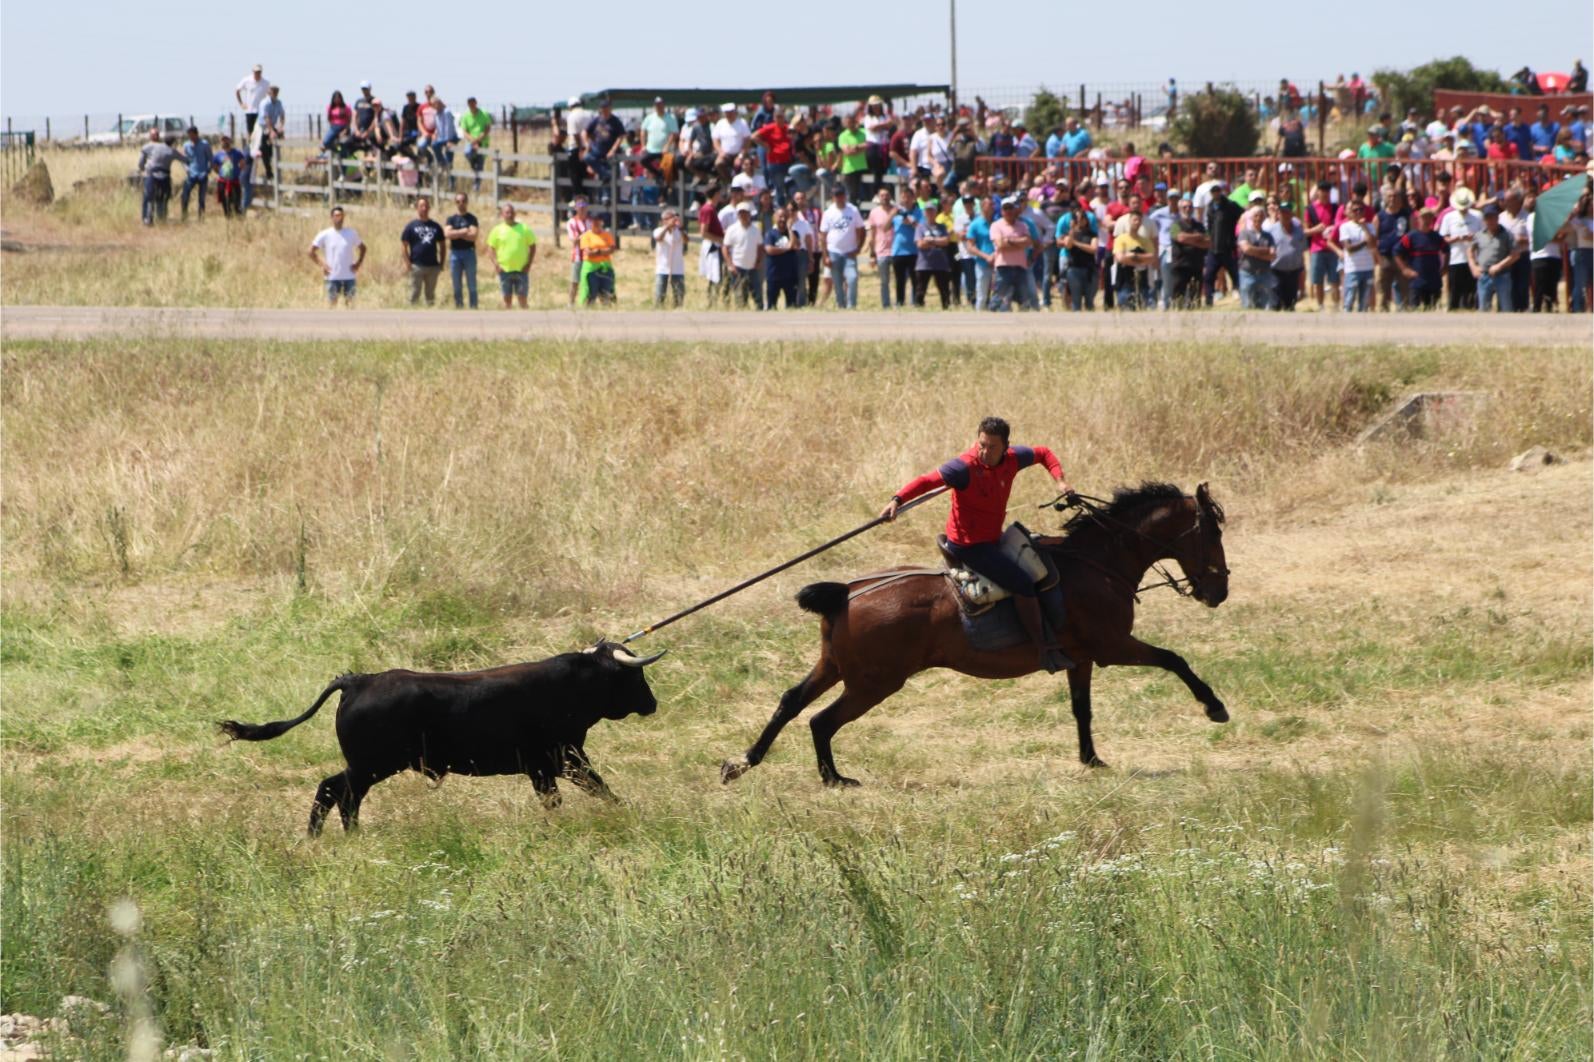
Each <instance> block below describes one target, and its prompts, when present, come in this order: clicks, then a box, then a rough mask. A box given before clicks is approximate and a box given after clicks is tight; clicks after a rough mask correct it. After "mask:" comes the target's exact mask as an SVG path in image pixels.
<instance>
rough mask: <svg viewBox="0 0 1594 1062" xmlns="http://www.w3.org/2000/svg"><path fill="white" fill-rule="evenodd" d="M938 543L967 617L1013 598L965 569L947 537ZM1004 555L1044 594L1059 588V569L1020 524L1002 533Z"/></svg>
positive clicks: (976, 573)
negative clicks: (1015, 563) (1027, 574)
mask: <svg viewBox="0 0 1594 1062" xmlns="http://www.w3.org/2000/svg"><path fill="white" fill-rule="evenodd" d="M935 544H936V546H937V547H938V548H939V549H940V550H941V557H942V559H943V560H945V561H946V567H947V581H948V582H950V583H951V584H952V588H953V590H954V591H956V593H957V600H958V607H959V608H960V609H962V610H963V613H964V615H967V616H978V615H980V614H981V613H983V612H986V611H987V610H989V609H990V608H991V607H992V606H994V605H995V604H996V603H997V602H999V601H1002V600H1004V599H1006V598H1009V597H1012V596H1013V595H1012V594H1011V593H1009V592H1008V591H1007V590H1004V589H1003V588H1002V587H1000V586H997V585H996V584H995V583H993V582H991V580H989V579H987V578H986V577H985V576H983V575H981V574H979V573H978V572H974V571H970V570H969V569H967V568H965V567H963V565H962V563H961V562H960V561H959V560H958V559H957V555H956V554H954V553H953V552H952V549H951V547H950V546H949V545H948V543H947V540H946V535H944V534H942V535H936V536H935ZM1001 545H1002V552H1003V553H1005V554H1007V556H1009V557H1011V558H1012V559H1013V560H1014V561H1016V562H1018V566H1019V567H1020V568H1023V569H1024V570H1025V571H1026V572H1028V573H1029V574H1030V577H1031V578H1033V579H1034V580H1035V588H1036V590H1038V591H1040V592H1041V594H1043V595H1044V594H1045V593H1046V592H1047V591H1049V590H1052V589H1054V588H1056V587H1057V584H1058V576H1057V568H1056V566H1055V565H1053V564H1052V562H1051V560H1050V559H1049V558H1048V557H1047V556H1046V555H1045V554H1044V553H1042V552H1041V551H1040V550H1038V549H1036V548H1035V543H1034V542H1033V541H1032V540H1031V538H1030V533H1029V530H1028V529H1027V528H1026V527H1025V526H1024V525H1023V524H1020V523H1017V522H1014V523H1012V524H1009V525H1008V528H1007V530H1006V531H1004V532H1003V533H1002V539H1001Z"/></svg>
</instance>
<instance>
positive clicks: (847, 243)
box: [819, 203, 863, 254]
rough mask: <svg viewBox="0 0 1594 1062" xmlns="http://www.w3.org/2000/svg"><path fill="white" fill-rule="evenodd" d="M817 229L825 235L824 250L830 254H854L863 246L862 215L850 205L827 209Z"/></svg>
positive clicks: (832, 206)
mask: <svg viewBox="0 0 1594 1062" xmlns="http://www.w3.org/2000/svg"><path fill="white" fill-rule="evenodd" d="M819 228H820V231H822V232H823V233H824V234H825V250H826V251H829V252H830V253H831V254H854V253H856V252H857V250H858V248H859V247H861V246H862V245H863V215H862V214H860V213H858V208H857V207H855V206H853V205H852V204H851V203H848V204H846V205H845V206H840V207H838V206H836V205H835V204H831V205H830V206H829V207H827V208H826V209H825V214H824V216H823V217H821V218H820V219H819Z"/></svg>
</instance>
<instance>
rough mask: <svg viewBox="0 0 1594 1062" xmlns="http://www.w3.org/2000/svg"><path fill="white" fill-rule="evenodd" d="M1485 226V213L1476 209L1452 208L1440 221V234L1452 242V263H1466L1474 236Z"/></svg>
mask: <svg viewBox="0 0 1594 1062" xmlns="http://www.w3.org/2000/svg"><path fill="white" fill-rule="evenodd" d="M1482 228H1483V215H1482V214H1479V213H1478V212H1477V211H1476V210H1452V211H1451V212H1450V213H1448V214H1446V215H1445V219H1444V220H1443V221H1441V222H1440V223H1439V235H1440V236H1443V237H1444V238H1445V240H1446V242H1449V241H1451V240H1454V241H1455V242H1454V243H1451V244H1450V258H1449V261H1450V264H1451V265H1466V264H1467V248H1468V247H1469V246H1471V244H1472V237H1473V236H1475V235H1477V234H1478V232H1479V231H1480V230H1481V229H1482Z"/></svg>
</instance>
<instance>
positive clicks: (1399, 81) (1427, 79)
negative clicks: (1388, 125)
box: [1373, 55, 1509, 114]
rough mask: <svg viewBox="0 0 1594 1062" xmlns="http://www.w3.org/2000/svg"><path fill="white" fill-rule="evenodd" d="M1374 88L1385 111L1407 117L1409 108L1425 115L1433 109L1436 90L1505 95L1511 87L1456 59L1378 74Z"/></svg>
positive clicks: (1378, 71) (1495, 73) (1502, 79)
mask: <svg viewBox="0 0 1594 1062" xmlns="http://www.w3.org/2000/svg"><path fill="white" fill-rule="evenodd" d="M1373 84H1374V85H1376V86H1377V87H1378V94H1379V96H1380V97H1381V98H1382V99H1383V101H1384V110H1386V111H1388V112H1389V113H1390V114H1405V113H1406V108H1407V107H1416V108H1417V109H1418V110H1419V111H1421V112H1422V113H1424V114H1426V113H1428V112H1429V111H1430V110H1432V109H1433V94H1434V89H1455V90H1457V91H1460V92H1506V91H1509V87H1508V86H1507V85H1506V83H1505V79H1504V78H1502V77H1501V76H1500V75H1499V74H1498V73H1497V72H1495V71H1493V70H1480V69H1478V68H1477V67H1475V66H1473V65H1472V62H1471V60H1469V59H1464V58H1462V57H1461V56H1459V55H1457V56H1454V57H1452V58H1450V59H1435V60H1434V61H1433V62H1431V63H1424V64H1423V65H1422V66H1418V67H1413V68H1412V69H1410V70H1407V71H1404V72H1403V71H1400V70H1375V71H1373Z"/></svg>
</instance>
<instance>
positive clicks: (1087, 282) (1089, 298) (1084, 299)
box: [1067, 266, 1096, 313]
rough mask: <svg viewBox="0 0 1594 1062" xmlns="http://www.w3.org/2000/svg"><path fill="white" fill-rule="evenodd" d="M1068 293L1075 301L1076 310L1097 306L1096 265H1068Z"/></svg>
mask: <svg viewBox="0 0 1594 1062" xmlns="http://www.w3.org/2000/svg"><path fill="white" fill-rule="evenodd" d="M1067 279H1068V295H1069V298H1071V299H1073V301H1074V311H1075V312H1076V313H1077V312H1079V311H1081V310H1094V309H1095V308H1096V268H1095V267H1094V266H1069V267H1068V274H1067Z"/></svg>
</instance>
